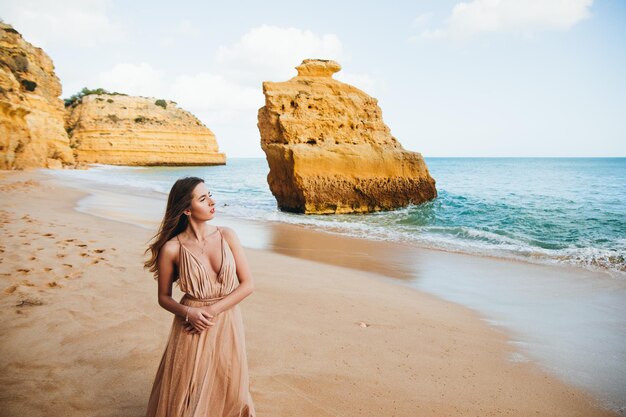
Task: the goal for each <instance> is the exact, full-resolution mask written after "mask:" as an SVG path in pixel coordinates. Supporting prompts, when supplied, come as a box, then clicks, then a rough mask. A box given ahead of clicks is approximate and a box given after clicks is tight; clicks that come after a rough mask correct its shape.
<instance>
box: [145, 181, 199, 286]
mask: <svg viewBox="0 0 626 417" xmlns="http://www.w3.org/2000/svg"><path fill="white" fill-rule="evenodd" d="M201 182H204V180H203V179H202V178H198V177H185V178H180V179H178V180H177V181H176V182H175V183H174V185H172V189H171V190H170V193H169V195H168V197H167V208H166V209H165V215H164V216H163V221H161V226H159V231H158V232H157V234H156V235H154V236H153V237H152V239H150V240H151V241H152V242H153V243H151V244H150V245H148V249H146V251H145V252H144V255H145V254H146V253H147V252H148V251H151V252H152V255H151V257H150V260H148V261H146V262H145V263H144V265H143V267H144V269H149V270H150V272H152V273H153V274H154V279H157V278H158V276H159V266H158V264H157V258H158V257H159V252H160V251H161V248H162V247H163V245H165V242H167V241H168V240H170V239H171V238H173V237H174V236H176V235H177V234H179V233H180V232H182V231H184V230H185V229H186V228H187V225H188V224H189V218H188V217H187V216H185V213H184V211H185V210H187V209H188V208H189V207H191V200H192V199H193V189H194V188H195V187H196V185H198V184H199V183H201Z"/></svg>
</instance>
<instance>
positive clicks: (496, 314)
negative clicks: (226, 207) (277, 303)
mask: <svg viewBox="0 0 626 417" xmlns="http://www.w3.org/2000/svg"><path fill="white" fill-rule="evenodd" d="M42 174H44V175H45V174H47V171H44V172H42ZM50 177H52V179H51V180H52V181H58V179H56V178H54V177H53V176H52V175H51V176H50ZM71 182H72V186H73V187H76V188H77V189H79V190H83V191H88V193H89V195H88V196H86V197H84V198H82V199H80V200H79V202H78V203H77V210H78V211H81V212H84V213H88V214H91V215H96V216H100V217H102V218H106V219H109V220H113V221H122V222H126V223H128V224H133V225H138V226H141V227H143V228H146V229H147V230H156V228H157V226H158V221H159V220H160V218H161V215H162V213H161V210H162V209H163V208H164V206H165V196H162V195H161V194H160V193H159V194H157V195H154V196H153V195H150V194H145V193H144V194H136V195H134V194H129V193H128V192H125V191H127V190H126V189H124V188H121V189H120V190H119V191H118V192H114V191H113V190H111V188H110V187H106V186H102V185H101V184H98V183H95V184H94V186H93V187H91V188H90V182H89V181H86V180H82V179H72V181H71ZM136 207H140V208H141V209H140V210H137V209H136ZM217 209H218V212H217V215H218V216H219V217H217V218H216V222H217V223H219V224H221V225H225V226H231V227H233V228H234V229H236V230H237V232H238V233H239V234H240V236H242V237H243V241H244V244H245V245H246V246H247V247H249V248H255V249H259V250H265V251H272V252H274V253H279V254H283V255H287V256H291V257H295V258H298V259H305V260H310V261H314V262H321V263H324V264H328V265H334V266H339V267H345V268H350V269H352V270H356V271H361V272H374V273H376V274H377V275H379V276H380V277H382V278H383V279H389V280H390V282H391V283H393V284H402V285H404V286H406V287H409V288H414V289H418V290H420V291H423V292H427V293H429V294H432V295H435V296H437V297H439V298H440V299H444V300H446V301H450V302H453V303H456V304H459V305H462V306H464V307H467V308H470V309H472V310H473V311H475V312H477V313H479V314H481V315H482V316H483V320H484V321H485V322H487V323H489V324H490V325H491V326H493V327H496V328H502V329H504V330H505V331H506V332H507V333H508V334H510V340H509V343H510V344H512V345H514V346H516V347H517V348H518V349H519V351H520V352H519V353H516V354H515V355H514V356H513V358H512V359H513V360H515V361H522V362H528V361H535V362H537V363H539V364H540V365H541V366H542V368H543V369H544V370H546V371H549V372H550V373H551V374H552V375H554V376H557V377H558V378H560V379H561V380H563V381H564V382H566V383H569V384H572V385H574V386H578V387H579V388H582V389H585V390H588V391H590V392H593V393H594V395H595V396H596V397H598V398H599V399H601V400H602V401H605V402H607V404H611V405H612V406H613V407H614V408H615V407H616V408H621V409H623V410H626V401H625V399H626V361H621V362H620V361H619V359H617V358H620V357H623V358H626V333H625V332H624V331H623V329H625V328H626V280H622V279H620V278H616V277H615V276H613V275H612V274H611V273H610V272H608V271H597V270H590V269H587V268H581V267H579V266H573V265H563V264H557V265H549V264H544V263H533V262H527V261H525V260H518V259H510V258H502V257H498V256H485V255H482V254H469V253H458V252H453V251H446V250H440V249H434V248H424V247H421V246H419V245H415V244H411V243H406V242H393V241H391V242H390V241H380V240H370V239H367V238H355V237H352V236H345V235H341V234H336V233H329V232H328V231H327V230H326V229H324V228H322V229H320V230H315V229H314V228H313V227H311V226H307V225H302V224H288V223H283V222H279V221H268V222H261V221H257V220H241V219H238V218H237V219H236V218H232V217H230V216H229V215H228V214H223V213H222V212H221V210H220V207H218V208H217ZM624 415H626V411H624Z"/></svg>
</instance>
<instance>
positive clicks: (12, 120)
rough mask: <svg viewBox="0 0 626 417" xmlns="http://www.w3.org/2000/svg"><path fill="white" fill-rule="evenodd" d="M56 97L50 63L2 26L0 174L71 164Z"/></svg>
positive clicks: (56, 85)
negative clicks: (3, 171) (10, 170)
mask: <svg viewBox="0 0 626 417" xmlns="http://www.w3.org/2000/svg"><path fill="white" fill-rule="evenodd" d="M60 95H61V83H60V82H59V79H58V78H57V76H56V75H55V73H54V65H53V64H52V60H51V59H50V57H49V56H48V55H46V53H45V52H44V51H43V50H42V49H41V48H37V47H35V46H33V45H31V44H30V43H28V42H26V41H25V40H24V39H23V38H22V35H20V34H19V32H18V31H17V30H15V29H13V27H11V26H10V25H7V24H5V23H1V22H0V169H25V168H40V167H48V168H62V167H63V166H64V165H73V164H74V156H73V154H72V149H70V143H69V138H68V136H67V133H66V132H65V128H64V120H63V119H64V115H65V109H64V106H63V101H62V100H61V98H60Z"/></svg>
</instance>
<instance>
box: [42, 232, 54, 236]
mask: <svg viewBox="0 0 626 417" xmlns="http://www.w3.org/2000/svg"><path fill="white" fill-rule="evenodd" d="M42 236H44V237H54V235H53V234H52V233H46V234H45V235H42Z"/></svg>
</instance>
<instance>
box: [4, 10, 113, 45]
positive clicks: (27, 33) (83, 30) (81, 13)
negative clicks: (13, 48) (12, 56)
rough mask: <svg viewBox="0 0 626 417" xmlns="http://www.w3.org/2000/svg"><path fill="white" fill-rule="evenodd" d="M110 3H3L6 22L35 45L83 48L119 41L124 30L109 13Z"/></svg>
mask: <svg viewBox="0 0 626 417" xmlns="http://www.w3.org/2000/svg"><path fill="white" fill-rule="evenodd" d="M107 5H108V0H62V1H49V0H20V1H10V0H2V1H0V9H2V19H3V20H4V21H5V23H8V24H10V25H12V26H13V27H14V28H15V29H16V30H17V31H18V32H20V33H21V34H22V35H23V36H24V38H25V39H28V40H29V42H31V43H32V44H33V45H35V46H39V47H45V46H48V45H49V44H51V43H55V42H63V43H64V44H72V45H76V46H80V47H93V46H95V45H98V44H102V43H108V42H114V41H119V40H121V39H123V38H124V34H123V31H122V29H121V28H120V27H119V26H118V25H117V24H116V23H114V22H113V21H112V19H111V18H110V17H109V16H108V14H107Z"/></svg>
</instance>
